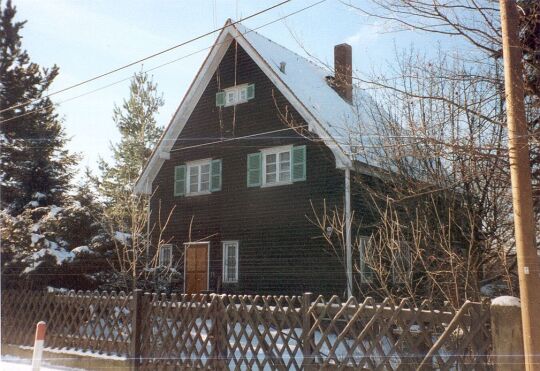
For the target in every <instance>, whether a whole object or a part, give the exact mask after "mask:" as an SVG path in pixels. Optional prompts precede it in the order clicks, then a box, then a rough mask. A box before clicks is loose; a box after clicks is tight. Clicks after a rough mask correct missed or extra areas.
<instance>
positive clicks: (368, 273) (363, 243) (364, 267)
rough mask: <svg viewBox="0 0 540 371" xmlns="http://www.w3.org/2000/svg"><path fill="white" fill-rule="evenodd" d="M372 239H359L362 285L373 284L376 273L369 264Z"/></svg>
mask: <svg viewBox="0 0 540 371" xmlns="http://www.w3.org/2000/svg"><path fill="white" fill-rule="evenodd" d="M370 241H371V239H370V237H367V236H360V237H359V238H358V249H359V253H360V279H361V282H362V283H373V278H374V275H375V272H374V271H373V269H372V268H371V267H370V266H369V264H368V263H367V260H368V259H367V254H368V252H369V250H370V249H369V243H370Z"/></svg>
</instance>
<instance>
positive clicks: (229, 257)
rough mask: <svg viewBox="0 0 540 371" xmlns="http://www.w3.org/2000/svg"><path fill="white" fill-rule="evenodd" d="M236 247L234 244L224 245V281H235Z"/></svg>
mask: <svg viewBox="0 0 540 371" xmlns="http://www.w3.org/2000/svg"><path fill="white" fill-rule="evenodd" d="M236 249H237V246H236V245H235V244H230V245H229V244H227V245H225V251H224V254H225V256H224V257H223V259H224V261H225V272H224V274H225V281H229V282H230V281H233V282H234V281H236V280H237V271H236Z"/></svg>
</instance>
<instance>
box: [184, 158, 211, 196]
mask: <svg viewBox="0 0 540 371" xmlns="http://www.w3.org/2000/svg"><path fill="white" fill-rule="evenodd" d="M210 162H211V160H210V159H205V160H198V161H193V162H188V163H187V164H186V167H187V193H186V194H187V195H188V196H189V195H192V196H193V195H199V194H206V193H210V169H211V168H210Z"/></svg>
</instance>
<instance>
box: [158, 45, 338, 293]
mask: <svg viewBox="0 0 540 371" xmlns="http://www.w3.org/2000/svg"><path fill="white" fill-rule="evenodd" d="M235 81H236V84H238V85H239V84H244V83H255V98H254V99H253V100H250V101H249V102H247V103H243V104H239V105H237V106H236V107H224V108H221V109H220V108H218V107H216V105H215V94H216V92H217V91H218V90H219V89H223V88H227V87H230V86H233V85H235ZM286 109H287V110H288V112H289V113H290V114H291V117H292V118H293V119H294V120H295V121H296V123H304V121H303V120H302V119H301V117H300V115H299V114H298V113H297V112H296V111H295V110H294V109H293V108H292V107H291V105H290V104H289V103H288V102H287V100H286V99H285V98H284V97H283V96H282V95H281V94H280V93H279V91H277V89H275V87H274V86H273V84H272V83H271V82H270V80H269V79H268V78H267V77H266V76H265V75H264V73H263V72H262V71H261V69H260V68H259V67H258V66H257V65H256V64H255V63H254V62H253V61H252V60H251V59H250V57H249V56H248V55H247V53H246V52H245V51H244V50H243V49H242V48H241V47H240V46H238V47H236V46H235V45H234V43H233V44H231V47H230V48H229V50H228V51H227V53H226V55H225V56H224V58H223V60H222V62H221V64H220V66H219V68H218V70H217V72H216V73H215V75H214V77H213V78H212V80H211V82H210V83H209V85H208V86H207V88H206V89H205V91H204V93H203V95H202V97H201V99H200V101H199V102H198V104H197V106H196V107H195V109H194V111H193V113H192V114H191V117H190V118H189V120H188V122H187V124H186V126H185V128H184V129H183V131H182V133H181V134H180V136H179V138H178V140H177V141H176V143H175V145H174V147H173V149H172V151H171V154H170V160H167V161H165V162H164V164H163V165H162V167H161V169H160V171H159V173H158V175H157V177H156V178H155V180H154V183H153V192H154V195H153V198H152V203H151V208H152V220H153V221H154V222H155V221H157V217H158V214H160V218H161V220H162V221H163V220H165V219H166V218H167V216H168V215H169V213H172V214H171V221H170V223H169V225H168V228H167V229H166V230H165V231H164V232H163V235H162V240H165V241H169V240H170V241H171V243H173V244H175V245H176V247H175V250H176V251H175V256H176V259H177V262H178V263H179V264H178V268H179V269H183V258H182V257H181V255H182V249H183V244H184V243H185V242H188V241H197V240H204V241H210V289H211V290H216V289H220V286H221V290H222V291H224V292H235V293H257V294H272V293H279V294H300V293H302V292H305V291H312V292H315V293H322V294H338V295H340V294H343V292H344V290H345V275H344V268H343V266H342V264H341V263H340V262H339V261H338V259H336V257H335V254H334V252H331V251H330V250H329V249H328V247H327V246H326V244H325V243H324V241H323V239H322V237H321V231H320V230H319V229H318V228H317V227H315V226H314V225H313V224H312V223H311V222H310V221H309V220H308V217H310V218H313V216H314V215H313V211H312V206H311V203H313V205H314V208H315V210H317V212H322V205H323V203H324V201H325V200H326V204H327V208H328V210H332V209H333V208H334V207H336V206H337V207H338V208H340V209H341V208H342V207H343V197H344V192H343V189H344V173H343V171H342V170H338V169H336V167H335V161H334V157H333V155H332V153H331V151H330V150H329V149H328V148H327V147H326V146H325V145H324V144H322V143H320V142H319V141H311V140H307V139H305V138H304V137H302V136H300V135H299V134H297V133H295V132H294V131H292V130H289V131H283V132H277V133H272V134H267V135H264V136H258V137H256V138H252V139H249V140H248V139H244V140H234V141H230V142H225V143H219V144H212V145H206V146H199V147H193V146H196V145H201V144H203V143H209V142H213V141H216V140H220V139H222V138H233V137H236V138H237V137H241V136H246V135H251V134H255V133H262V132H268V131H273V130H279V129H283V128H286V125H285V124H284V123H283V122H281V121H280V118H279V110H281V111H282V112H284V111H285V110H286ZM304 124H305V123H304ZM286 144H294V145H301V144H305V145H306V146H307V180H306V181H303V182H297V183H293V184H291V185H284V186H276V187H267V188H248V187H247V184H246V171H247V170H246V169H247V164H246V162H247V155H248V154H249V153H254V152H257V151H258V150H259V149H260V148H265V147H272V146H278V145H286ZM189 147H192V148H189ZM204 158H214V159H218V158H221V159H222V174H223V175H222V190H221V191H219V192H215V193H212V194H209V195H202V196H192V197H189V196H188V197H185V196H183V197H175V196H174V190H173V187H174V167H175V166H177V165H181V164H183V163H185V162H186V161H192V160H198V159H204ZM171 210H172V211H171ZM156 235H157V230H156V234H155V235H154V236H156ZM224 240H238V241H239V243H240V249H239V282H238V284H220V283H219V282H220V281H221V276H222V260H221V258H222V246H221V241H224Z"/></svg>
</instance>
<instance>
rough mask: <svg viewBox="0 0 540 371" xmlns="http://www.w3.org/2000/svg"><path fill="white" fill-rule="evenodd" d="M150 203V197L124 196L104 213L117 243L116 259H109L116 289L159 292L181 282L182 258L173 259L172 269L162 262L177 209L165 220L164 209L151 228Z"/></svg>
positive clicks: (158, 213)
mask: <svg viewBox="0 0 540 371" xmlns="http://www.w3.org/2000/svg"><path fill="white" fill-rule="evenodd" d="M148 203H149V198H148V196H146V195H132V194H128V193H123V196H122V199H121V200H120V202H118V203H117V205H116V207H115V208H111V209H108V210H105V211H104V215H103V219H102V220H103V224H104V226H105V227H106V229H107V231H108V232H109V234H110V236H111V238H112V240H113V242H114V255H113V256H112V257H110V258H109V259H108V261H109V264H110V266H111V268H112V269H113V272H114V273H115V277H116V279H115V280H114V282H111V283H110V285H111V286H113V287H114V288H117V289H126V290H131V289H133V288H150V289H154V290H157V291H159V290H160V289H163V287H164V286H167V283H170V282H171V280H174V279H176V280H178V279H180V273H179V270H180V269H179V268H180V267H179V264H180V262H181V261H182V260H181V257H178V256H176V257H175V259H171V264H168V265H161V264H160V259H159V255H160V251H161V247H162V246H163V245H164V244H167V243H168V242H170V241H168V240H165V239H164V237H163V236H164V233H165V232H166V230H167V227H168V225H169V222H170V218H171V215H172V214H173V212H174V207H173V208H172V209H171V210H170V212H169V213H168V214H167V215H166V217H165V218H162V217H161V207H160V208H159V209H158V210H157V218H156V221H155V222H154V223H152V224H151V220H150V219H149V217H150V215H149V210H148V206H149V205H148ZM126 216H127V218H126ZM152 236H154V239H152ZM152 241H153V242H154V243H152Z"/></svg>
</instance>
